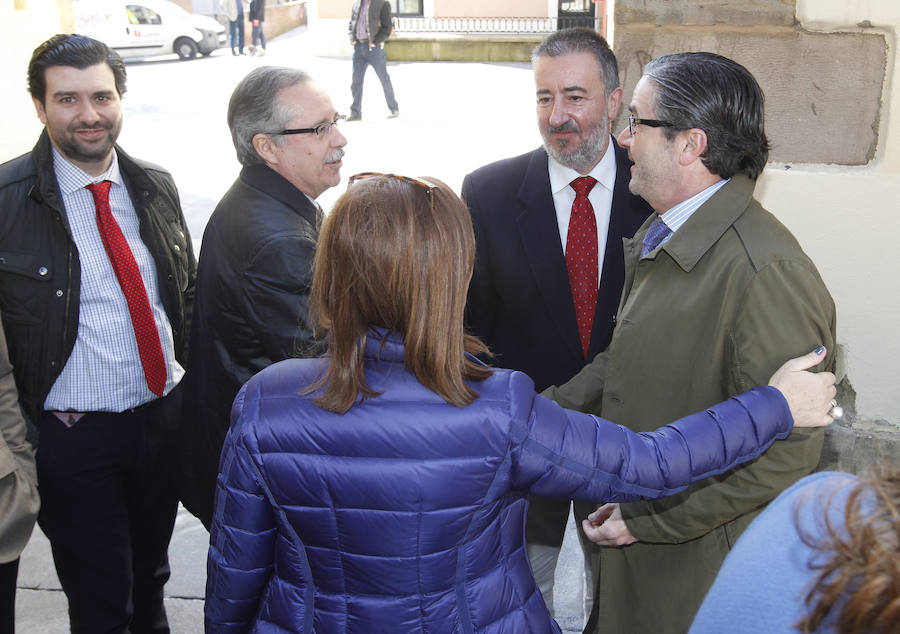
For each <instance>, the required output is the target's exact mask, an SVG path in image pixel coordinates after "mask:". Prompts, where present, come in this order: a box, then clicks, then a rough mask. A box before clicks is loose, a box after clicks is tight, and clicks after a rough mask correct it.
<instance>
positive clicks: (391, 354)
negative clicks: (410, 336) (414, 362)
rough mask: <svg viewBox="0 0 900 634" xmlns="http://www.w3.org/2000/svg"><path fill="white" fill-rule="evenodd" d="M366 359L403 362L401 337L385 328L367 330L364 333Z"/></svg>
mask: <svg viewBox="0 0 900 634" xmlns="http://www.w3.org/2000/svg"><path fill="white" fill-rule="evenodd" d="M365 356H366V358H367V359H377V360H379V361H393V362H397V361H399V362H401V363H402V362H403V359H404V346H403V336H402V335H401V334H400V333H399V332H393V331H390V330H388V329H386V328H369V330H368V331H367V332H366V351H365Z"/></svg>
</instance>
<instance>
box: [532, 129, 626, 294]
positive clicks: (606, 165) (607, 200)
mask: <svg viewBox="0 0 900 634" xmlns="http://www.w3.org/2000/svg"><path fill="white" fill-rule="evenodd" d="M548 160H549V165H548V170H549V172H550V191H551V192H553V205H554V206H555V207H556V222H557V225H558V226H559V239H560V243H561V245H562V250H563V253H565V252H566V239H567V238H568V237H569V218H570V217H571V216H572V204H573V203H574V202H575V190H574V189H572V187H571V185H570V183H571V182H572V181H573V180H575V179H576V178H578V177H579V176H592V177H593V178H595V179H596V180H597V184H596V185H594V187H593V188H592V189H591V191H590V192H589V193H588V200H589V201H590V202H591V206H592V207H593V208H594V218H595V220H596V222H597V286H598V287H599V286H600V279H601V278H602V276H603V258H604V257H605V256H606V237H607V234H608V233H609V216H610V213H611V211H612V199H613V188H614V187H615V185H616V152H615V149H613V142H612V140H610V142H609V145H608V146H607V148H606V153H605V154H604V155H603V158H601V159H600V162H599V163H597V165H595V166H594V169H592V170H591V171H590V173H588V174H579V173H578V172H576V171H575V170H573V169H572V168H570V167H566V166H564V165H561V164H560V163H558V162H557V161H556V160H554V159H553V157H548Z"/></svg>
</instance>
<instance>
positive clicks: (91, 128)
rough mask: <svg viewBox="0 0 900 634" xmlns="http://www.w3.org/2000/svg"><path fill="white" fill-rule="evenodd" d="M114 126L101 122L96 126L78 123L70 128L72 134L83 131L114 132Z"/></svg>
mask: <svg viewBox="0 0 900 634" xmlns="http://www.w3.org/2000/svg"><path fill="white" fill-rule="evenodd" d="M112 128H113V124H112V123H109V122H107V121H100V122H99V123H95V124H94V125H84V124H83V123H76V124H75V125H73V126H71V127H70V128H69V131H70V132H80V131H81V130H87V131H94V130H106V131H107V132H109V131H110V130H112Z"/></svg>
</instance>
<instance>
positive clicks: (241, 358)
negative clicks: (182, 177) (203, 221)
mask: <svg viewBox="0 0 900 634" xmlns="http://www.w3.org/2000/svg"><path fill="white" fill-rule="evenodd" d="M341 118H342V116H341V115H339V114H337V112H336V111H335V109H334V105H333V104H332V103H331V98H330V97H329V96H328V94H327V93H326V92H325V91H324V90H323V89H322V87H321V86H319V85H318V84H317V83H316V82H314V81H313V80H312V79H311V78H310V77H309V75H307V74H306V73H304V72H303V71H301V70H297V69H295V68H283V67H277V66H263V67H261V68H258V69H256V70H254V71H252V72H251V73H249V74H248V75H247V76H246V77H245V78H244V79H243V80H241V82H240V83H239V84H238V85H237V87H236V88H235V89H234V93H233V94H232V96H231V101H230V102H229V104H228V127H229V129H230V130H231V137H232V140H233V141H234V147H235V150H236V152H237V157H238V161H239V162H240V163H241V165H242V168H241V173H240V175H239V176H238V178H237V180H235V182H234V184H233V185H232V186H231V188H230V189H229V190H228V191H227V192H226V193H225V195H224V196H223V197H222V200H220V201H219V204H218V205H217V206H216V209H215V210H214V211H213V213H212V216H210V219H209V222H208V223H207V225H206V230H205V231H204V232H203V246H202V248H201V249H200V265H199V270H198V274H197V305H196V310H195V311H194V322H193V328H192V331H191V360H190V364H189V366H188V372H187V377H186V379H185V385H186V396H185V401H186V403H185V405H186V406H185V412H186V414H185V421H186V425H185V426H184V427H183V431H184V434H185V436H186V438H184V439H183V441H182V442H181V443H180V445H181V448H182V450H183V452H184V454H183V455H184V467H185V473H184V474H183V481H182V483H181V485H180V489H181V499H182V502H183V503H184V505H185V506H186V507H187V508H188V510H190V511H191V512H192V513H193V514H194V515H196V516H197V517H199V518H200V520H201V521H202V522H203V524H204V526H206V527H207V528H209V525H210V521H211V520H212V509H213V497H214V493H215V487H216V474H217V473H218V467H219V454H220V452H221V450H222V443H223V442H224V440H225V432H227V431H228V423H229V413H230V411H231V403H232V401H233V400H234V396H235V394H237V392H238V390H239V389H240V387H241V385H243V384H244V383H245V382H246V381H247V379H249V378H250V377H251V376H253V375H254V374H256V373H257V372H259V371H260V370H262V369H263V368H265V367H266V366H268V365H270V364H272V363H275V362H276V361H281V360H282V359H287V358H289V357H295V356H317V355H318V353H319V352H320V351H321V349H320V347H319V346H317V345H316V342H315V337H314V335H313V330H312V326H311V325H310V319H309V288H310V284H311V282H312V264H313V256H314V254H315V251H316V242H317V241H318V237H319V225H320V223H321V218H322V212H321V210H320V209H319V206H318V204H317V203H316V198H317V197H318V196H319V195H320V194H322V192H324V191H325V190H326V189H328V188H330V187H333V186H335V185H337V184H338V182H339V181H340V178H341V176H340V169H341V165H342V162H341V159H342V157H343V156H344V150H343V147H344V145H346V143H347V139H346V138H345V137H344V135H343V134H341V131H340V130H339V129H338V126H337V123H338V121H339V120H340V119H341Z"/></svg>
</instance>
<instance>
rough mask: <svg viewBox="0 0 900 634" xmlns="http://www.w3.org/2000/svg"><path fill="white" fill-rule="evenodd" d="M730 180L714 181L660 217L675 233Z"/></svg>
mask: <svg viewBox="0 0 900 634" xmlns="http://www.w3.org/2000/svg"><path fill="white" fill-rule="evenodd" d="M728 180H730V179H724V180H720V181H717V182H715V183H713V184H712V185H710V186H709V187H707V188H706V189H704V190H703V191H702V192H700V193H697V194H694V195H693V196H691V197H690V198H688V199H687V200H684V201H682V202H680V203H678V204H677V205H675V206H674V207H672V208H671V209H669V210H668V211H666V212H665V213H664V214H661V215H660V216H659V219H660V220H662V221H663V223H665V225H666V226H667V227H668V228H669V229H671V230H672V233H675V232H676V231H678V229H680V228H681V225H683V224H684V223H686V222H687V221H688V218H690V217H691V216H692V215H694V212H695V211H697V210H698V209H699V208H700V206H701V205H702V204H703V203H705V202H706V201H707V200H709V199H710V198H712V195H713V194H715V193H716V192H717V191H719V190H720V189H721V188H722V186H723V185H725V183H727V182H728Z"/></svg>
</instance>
